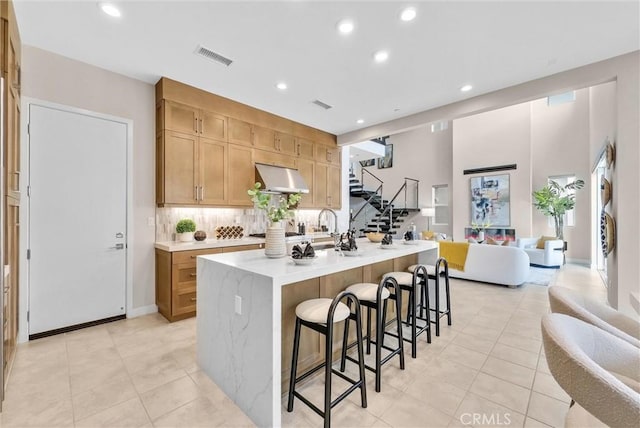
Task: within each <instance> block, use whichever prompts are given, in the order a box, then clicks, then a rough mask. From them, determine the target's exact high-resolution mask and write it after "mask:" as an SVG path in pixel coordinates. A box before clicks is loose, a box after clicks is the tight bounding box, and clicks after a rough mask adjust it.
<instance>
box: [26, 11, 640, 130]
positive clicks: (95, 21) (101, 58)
mask: <svg viewBox="0 0 640 428" xmlns="http://www.w3.org/2000/svg"><path fill="white" fill-rule="evenodd" d="M14 3H15V10H16V15H17V19H18V26H19V30H20V33H21V38H22V41H23V43H24V44H26V45H31V46H35V47H38V48H41V49H45V50H48V51H52V52H55V53H58V54H60V55H64V56H67V57H70V58H74V59H76V60H79V61H83V62H86V63H89V64H93V65H96V66H98V67H102V68H105V69H108V70H112V71H114V72H117V73H121V74H124V75H126V76H130V77H133V78H136V79H140V80H143V81H145V82H149V83H152V84H155V83H156V82H157V81H158V79H159V78H160V77H161V76H167V77H170V78H172V79H175V80H178V81H181V82H184V83H187V84H190V85H193V86H196V87H198V88H202V89H204V90H207V91H209V92H213V93H215V94H218V95H222V96H224V97H227V98H231V99H233V100H236V101H239V102H241V103H244V104H249V105H252V106H254V107H257V108H259V109H262V110H266V111H269V112H272V113H275V114H277V115H280V116H284V117H287V118H289V119H292V120H295V121H298V122H301V123H304V124H306V125H310V126H313V127H316V128H319V129H322V130H325V131H328V132H331V133H333V134H337V135H339V134H343V133H346V132H349V131H353V130H356V129H359V128H364V127H367V126H371V125H374V124H376V123H380V122H385V121H388V120H392V119H395V118H399V117H403V116H407V115H409V114H412V113H417V112H420V111H424V110H428V109H431V108H434V107H438V106H441V105H445V104H449V103H452V102H455V101H460V100H462V99H465V98H470V97H474V96H477V95H480V94H483V93H487V92H491V91H494V90H498V89H501V88H505V87H508V86H512V85H515V84H518V83H522V82H526V81H529V80H532V79H536V78H539V77H543V76H547V75H551V74H554V73H558V72H560V71H563V70H568V69H571V68H575V67H578V66H581V65H585V64H589V63H592V62H596V61H599V60H603V59H606V58H610V57H613V56H617V55H621V54H624V53H627V52H631V51H634V50H637V49H639V47H640V41H639V34H640V24H639V20H640V18H639V6H638V1H637V0H636V1H628V2H610V1H609V2H593V1H561V2H520V1H511V2H504V1H498V2H484V1H471V2H458V1H449V2H443V1H441V2H424V1H422V2H421V1H417V2H404V1H393V2H390V1H389V2H381V1H351V2H344V1H342V2H340V1H335V2H325V1H300V0H299V1H260V2H246V1H233V2H221V1H195V2H190V1H161V0H155V1H116V2H115V4H117V5H118V6H119V7H120V9H121V11H122V17H121V18H117V19H116V18H112V17H109V16H107V15H105V14H104V13H103V12H102V11H101V10H100V8H99V7H98V3H97V1H86V0H75V1H54V0H48V1H33V0H14ZM408 5H411V6H414V7H415V9H416V10H417V17H416V19H415V20H413V21H411V22H402V21H401V20H400V19H399V13H400V12H401V10H402V9H403V8H404V7H405V6H408ZM346 17H348V18H352V19H353V20H354V21H355V30H354V31H353V33H351V34H350V35H348V36H345V35H342V34H339V33H338V32H337V30H336V24H337V22H338V21H339V20H340V19H342V18H346ZM199 44H201V45H203V46H204V47H206V48H208V49H211V50H213V51H215V52H217V53H219V54H222V55H223V56H225V57H228V58H230V59H232V60H233V63H232V64H231V65H230V66H228V67H227V66H224V65H220V64H218V63H215V62H212V61H211V60H208V59H205V58H202V57H199V56H196V55H194V51H195V50H196V48H197V46H198V45H199ZM380 49H386V50H388V52H389V59H388V61H387V62H386V63H383V64H377V63H375V62H374V61H373V53H374V52H375V51H378V50H380ZM280 81H284V82H286V83H287V85H288V89H287V90H285V91H281V90H279V89H277V88H276V87H275V85H276V83H277V82H280ZM465 84H471V85H473V89H472V90H471V91H469V92H465V93H463V92H461V91H460V87H462V86H463V85H465ZM316 99H318V100H321V101H322V102H324V103H326V104H329V105H331V106H332V108H331V109H329V110H324V109H322V108H320V107H318V106H316V105H314V104H312V103H311V101H313V100H316ZM357 119H363V120H364V122H363V123H362V124H357V123H356V120H357Z"/></svg>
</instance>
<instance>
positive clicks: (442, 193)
mask: <svg viewBox="0 0 640 428" xmlns="http://www.w3.org/2000/svg"><path fill="white" fill-rule="evenodd" d="M431 205H432V206H433V207H434V208H435V209H436V216H435V218H434V219H433V224H434V225H436V224H438V225H447V224H449V185H447V184H437V185H435V186H432V187H431Z"/></svg>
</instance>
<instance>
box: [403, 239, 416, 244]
mask: <svg viewBox="0 0 640 428" xmlns="http://www.w3.org/2000/svg"><path fill="white" fill-rule="evenodd" d="M402 242H403V244H404V245H418V244H419V243H420V242H418V241H416V240H415V239H412V240H410V241H407V240H406V239H405V240H404V241H402Z"/></svg>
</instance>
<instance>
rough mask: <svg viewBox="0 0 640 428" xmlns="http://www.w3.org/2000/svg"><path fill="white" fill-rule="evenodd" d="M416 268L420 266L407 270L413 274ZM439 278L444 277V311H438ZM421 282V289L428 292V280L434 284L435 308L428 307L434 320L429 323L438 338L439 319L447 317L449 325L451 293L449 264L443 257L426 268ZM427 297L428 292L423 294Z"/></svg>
mask: <svg viewBox="0 0 640 428" xmlns="http://www.w3.org/2000/svg"><path fill="white" fill-rule="evenodd" d="M417 266H420V265H411V266H409V267H408V268H407V270H408V271H409V272H414V270H415V269H416V267H417ZM440 277H444V284H445V298H446V304H447V306H446V310H444V311H442V310H440ZM421 278H422V281H423V287H424V288H425V289H427V290H428V280H429V279H432V280H434V283H435V292H434V296H435V307H434V308H432V307H430V306H429V305H427V306H429V312H430V313H434V314H435V320H434V321H431V322H432V323H433V324H435V325H436V336H440V318H441V317H443V316H445V315H446V316H447V324H448V325H451V292H450V290H449V263H447V260H446V259H445V258H444V257H440V258H439V259H438V260H436V265H435V266H429V267H428V268H427V274H426V275H421ZM425 294H426V295H427V296H428V295H429V292H428V291H427V292H426V293H425ZM429 318H431V317H429Z"/></svg>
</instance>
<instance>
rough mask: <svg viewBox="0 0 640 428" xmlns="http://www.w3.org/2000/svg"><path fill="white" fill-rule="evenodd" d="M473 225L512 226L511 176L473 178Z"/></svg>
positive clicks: (471, 180)
mask: <svg viewBox="0 0 640 428" xmlns="http://www.w3.org/2000/svg"><path fill="white" fill-rule="evenodd" d="M470 182H471V223H478V224H490V225H491V226H510V224H511V214H510V195H509V174H503V175H486V176H481V177H473V178H471V179H470Z"/></svg>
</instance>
